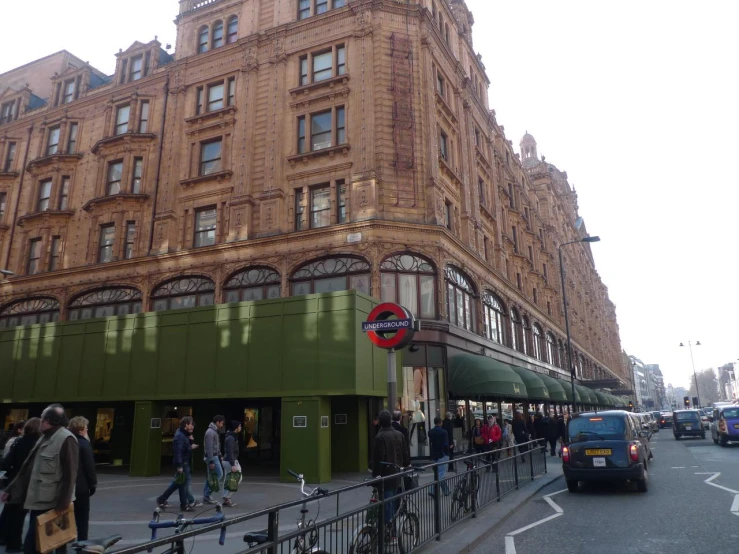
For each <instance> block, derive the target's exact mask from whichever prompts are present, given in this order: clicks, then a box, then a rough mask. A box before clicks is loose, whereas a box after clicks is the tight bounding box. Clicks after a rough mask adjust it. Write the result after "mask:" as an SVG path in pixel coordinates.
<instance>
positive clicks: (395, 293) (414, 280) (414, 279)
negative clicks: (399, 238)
mask: <svg viewBox="0 0 739 554" xmlns="http://www.w3.org/2000/svg"><path fill="white" fill-rule="evenodd" d="M380 281H381V283H382V295H381V297H382V300H383V302H395V303H397V304H400V305H401V306H404V307H406V308H408V309H409V310H410V311H411V312H412V313H413V315H414V316H416V317H425V318H434V317H436V300H435V297H436V295H435V294H434V291H435V289H436V271H435V270H434V267H433V266H432V265H431V263H430V262H428V261H427V260H425V259H424V258H421V257H420V256H416V255H414V254H395V255H393V256H390V257H388V258H386V259H385V261H383V262H382V264H380Z"/></svg>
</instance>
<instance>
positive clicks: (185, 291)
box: [151, 276, 216, 312]
mask: <svg viewBox="0 0 739 554" xmlns="http://www.w3.org/2000/svg"><path fill="white" fill-rule="evenodd" d="M215 288H216V287H215V284H214V283H213V281H211V280H210V279H209V278H208V277H197V276H193V277H190V276H188V277H182V278H179V279H174V280H172V281H168V282H166V283H164V284H163V285H161V286H159V287H158V288H157V289H156V290H155V291H154V293H153V294H152V295H151V296H152V300H153V301H154V302H153V304H152V309H153V310H154V311H155V312H159V311H161V310H179V309H182V308H195V307H197V306H212V305H213V303H214V302H215Z"/></svg>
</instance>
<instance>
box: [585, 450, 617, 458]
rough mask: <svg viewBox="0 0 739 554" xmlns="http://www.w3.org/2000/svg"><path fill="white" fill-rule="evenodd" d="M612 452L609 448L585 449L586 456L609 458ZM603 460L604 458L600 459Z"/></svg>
mask: <svg viewBox="0 0 739 554" xmlns="http://www.w3.org/2000/svg"><path fill="white" fill-rule="evenodd" d="M611 454H613V451H612V450H611V449H610V448H586V449H585V455H586V456H610V455H611ZM602 459H604V460H605V458H602Z"/></svg>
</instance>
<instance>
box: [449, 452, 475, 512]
mask: <svg viewBox="0 0 739 554" xmlns="http://www.w3.org/2000/svg"><path fill="white" fill-rule="evenodd" d="M464 463H465V465H466V466H467V472H466V473H465V474H464V476H463V477H462V479H461V480H460V481H459V482H458V483H457V485H456V486H455V487H454V492H452V509H451V514H450V515H451V518H452V521H457V520H458V519H461V518H462V517H464V516H466V515H467V514H469V513H470V512H471V511H472V510H474V507H475V504H476V503H477V493H478V491H479V490H480V475H479V474H478V466H477V460H476V459H475V458H472V459H468V460H465V461H464Z"/></svg>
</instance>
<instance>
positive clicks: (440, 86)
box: [436, 73, 446, 98]
mask: <svg viewBox="0 0 739 554" xmlns="http://www.w3.org/2000/svg"><path fill="white" fill-rule="evenodd" d="M436 92H438V93H439V96H441V97H442V98H445V97H446V96H445V94H444V93H445V92H446V81H445V80H444V77H442V76H441V73H437V74H436Z"/></svg>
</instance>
